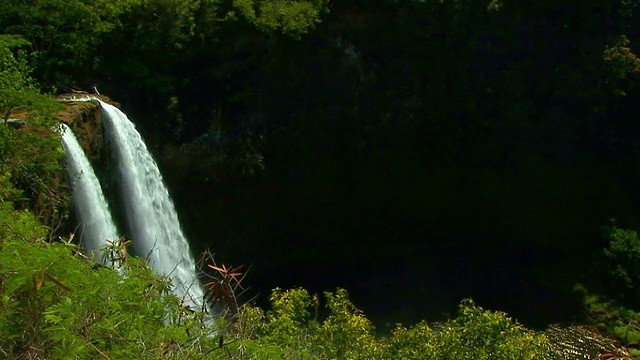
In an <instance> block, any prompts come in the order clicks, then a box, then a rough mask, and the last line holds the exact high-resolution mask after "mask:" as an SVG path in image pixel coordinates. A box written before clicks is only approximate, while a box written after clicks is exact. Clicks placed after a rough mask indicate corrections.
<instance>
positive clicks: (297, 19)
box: [227, 0, 328, 39]
mask: <svg viewBox="0 0 640 360" xmlns="http://www.w3.org/2000/svg"><path fill="white" fill-rule="evenodd" d="M327 5H328V1H326V0H312V1H304V0H234V1H233V7H234V10H235V11H237V12H238V14H240V15H241V16H242V17H243V18H244V19H246V20H247V21H248V22H249V23H251V24H253V25H255V26H256V28H258V29H259V30H260V31H263V32H265V33H269V34H271V33H276V32H280V33H282V34H284V35H286V36H289V37H292V38H294V39H299V38H300V37H301V36H302V35H304V34H306V33H307V32H309V30H312V29H313V28H314V27H315V25H316V24H317V23H319V22H320V15H321V14H322V13H323V12H325V11H326V10H327ZM235 11H234V12H231V13H229V14H228V15H227V16H228V17H230V18H234V17H235Z"/></svg>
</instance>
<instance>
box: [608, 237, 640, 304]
mask: <svg viewBox="0 0 640 360" xmlns="http://www.w3.org/2000/svg"><path fill="white" fill-rule="evenodd" d="M606 230H607V237H608V240H609V246H608V247H607V248H606V249H605V250H604V255H605V257H606V258H607V261H608V266H607V269H609V270H608V271H609V274H608V275H609V278H610V280H611V282H610V286H611V289H612V290H613V291H612V292H611V293H612V294H616V296H615V300H621V301H622V302H623V303H625V304H626V305H630V306H632V307H633V306H638V305H640V237H638V233H637V232H635V231H633V230H626V229H620V228H617V227H616V226H615V225H614V226H611V227H608V228H607V229H606Z"/></svg>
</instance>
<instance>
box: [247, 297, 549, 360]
mask: <svg viewBox="0 0 640 360" xmlns="http://www.w3.org/2000/svg"><path fill="white" fill-rule="evenodd" d="M325 299H326V308H327V311H328V314H327V316H326V318H324V319H323V320H320V319H318V314H317V313H318V306H319V299H318V298H317V297H316V296H311V295H310V294H309V293H308V292H307V291H305V290H304V289H292V290H288V291H283V290H281V289H275V290H274V292H273V293H272V295H271V297H270V300H271V310H269V311H267V312H266V313H264V312H263V311H261V310H259V309H256V308H251V307H247V306H245V307H243V308H242V309H241V311H240V313H239V314H238V318H237V322H236V324H237V328H236V329H237V330H238V333H237V334H236V335H238V336H240V337H241V338H242V339H244V340H243V341H242V345H241V346H240V347H239V349H242V351H244V352H243V353H242V354H243V355H247V354H249V352H250V351H253V355H251V356H254V357H251V358H261V359H262V358H268V357H269V356H271V357H286V358H289V359H548V358H550V350H549V349H550V346H549V342H548V340H547V339H546V337H545V336H544V335H541V334H538V333H534V332H532V331H530V330H527V329H525V328H524V327H522V325H520V324H518V323H516V322H514V321H513V320H511V318H509V317H507V315H506V314H504V313H501V312H491V311H485V310H483V309H482V308H480V307H479V306H477V305H475V304H474V303H473V302H472V301H471V300H466V301H464V302H463V303H462V304H461V305H460V311H459V313H458V317H457V318H456V319H453V320H450V321H447V322H444V323H441V324H438V326H436V327H435V328H430V327H429V326H428V325H427V323H426V322H421V323H419V324H417V325H416V326H415V327H413V328H405V327H402V326H398V327H397V328H396V330H395V331H394V332H393V335H392V336H391V338H390V339H387V338H376V337H375V336H374V328H373V325H372V324H371V322H370V321H369V320H367V318H366V317H365V316H364V314H363V313H362V312H361V311H360V310H358V309H357V308H356V307H355V306H354V305H353V304H352V303H351V302H350V300H349V297H348V295H347V292H346V291H345V290H343V289H338V290H337V291H336V292H334V293H332V292H326V293H325ZM313 313H315V315H313V316H312V314H313ZM278 349H279V350H278ZM236 355H238V356H239V355H240V353H237V354H236Z"/></svg>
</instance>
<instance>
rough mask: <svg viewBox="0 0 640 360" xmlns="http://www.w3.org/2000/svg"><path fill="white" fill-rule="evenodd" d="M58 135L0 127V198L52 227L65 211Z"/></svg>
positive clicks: (30, 128) (66, 203)
mask: <svg viewBox="0 0 640 360" xmlns="http://www.w3.org/2000/svg"><path fill="white" fill-rule="evenodd" d="M63 157H64V152H63V150H62V146H61V144H60V138H59V135H57V134H55V133H54V132H53V131H51V130H50V129H47V128H44V127H42V126H34V125H29V126H27V127H25V128H22V129H19V130H17V129H13V128H11V127H9V126H6V125H1V126H0V174H2V175H1V176H0V195H2V198H3V200H4V201H11V202H13V203H14V205H16V206H18V207H19V208H29V209H31V210H33V211H34V212H35V213H36V214H39V215H41V216H42V219H43V221H44V223H45V224H47V225H49V226H53V225H54V223H55V224H58V222H59V221H60V220H61V219H62V218H64V217H65V214H66V211H67V209H68V208H69V199H68V196H67V195H66V194H67V193H66V191H65V190H64V189H66V184H65V182H64V179H63V177H62V167H61V163H62V159H63Z"/></svg>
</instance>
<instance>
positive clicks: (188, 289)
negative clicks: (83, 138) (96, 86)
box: [100, 101, 204, 308]
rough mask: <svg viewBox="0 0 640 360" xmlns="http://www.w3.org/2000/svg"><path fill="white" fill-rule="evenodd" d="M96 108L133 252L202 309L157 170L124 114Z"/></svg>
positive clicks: (190, 262) (191, 266)
mask: <svg viewBox="0 0 640 360" xmlns="http://www.w3.org/2000/svg"><path fill="white" fill-rule="evenodd" d="M100 104H101V105H102V112H103V124H104V127H105V131H106V133H107V138H108V140H109V141H110V142H111V143H112V148H113V152H114V154H115V156H116V159H117V160H116V161H117V166H118V168H119V172H120V178H119V182H120V186H121V195H122V198H123V202H124V211H125V214H126V217H127V221H128V225H129V229H130V231H131V233H130V234H129V235H130V237H131V239H132V240H133V243H132V245H133V249H134V250H135V251H136V252H137V253H138V255H140V256H141V257H143V258H146V259H147V261H148V262H149V264H150V265H151V266H152V267H153V268H155V269H156V270H158V271H159V272H160V273H162V274H164V275H167V276H168V277H169V278H171V280H172V282H173V285H174V293H175V294H176V295H177V296H179V297H181V298H182V299H184V301H185V302H186V303H187V304H189V305H191V306H195V307H196V308H200V307H201V306H202V301H203V295H204V294H203V290H202V288H201V286H200V283H199V282H198V279H197V271H196V266H195V262H194V260H193V258H192V256H191V251H190V249H189V243H188V242H187V239H186V238H185V236H184V234H183V233H182V230H181V229H180V223H179V221H178V215H177V213H176V211H175V208H174V206H173V203H172V201H171V197H170V196H169V192H168V190H167V188H166V187H165V185H164V182H163V179H162V175H161V174H160V170H159V169H158V166H157V164H156V162H155V161H154V160H153V157H152V156H151V153H150V152H149V150H148V149H147V146H146V144H145V143H144V141H143V139H142V137H141V136H140V133H138V131H137V130H136V127H135V125H134V124H133V123H132V122H131V121H130V120H129V119H128V118H127V116H126V115H125V114H124V113H123V112H121V111H120V110H119V109H118V108H116V107H114V106H112V105H109V104H107V103H104V102H102V101H100Z"/></svg>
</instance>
